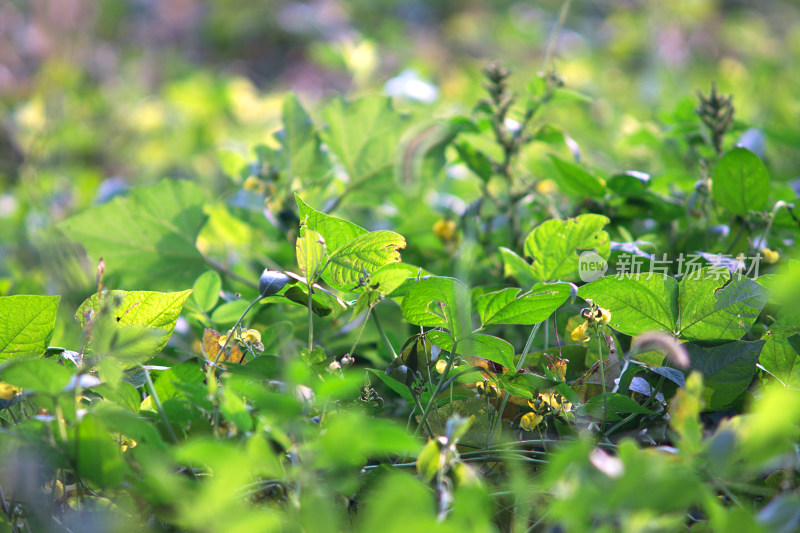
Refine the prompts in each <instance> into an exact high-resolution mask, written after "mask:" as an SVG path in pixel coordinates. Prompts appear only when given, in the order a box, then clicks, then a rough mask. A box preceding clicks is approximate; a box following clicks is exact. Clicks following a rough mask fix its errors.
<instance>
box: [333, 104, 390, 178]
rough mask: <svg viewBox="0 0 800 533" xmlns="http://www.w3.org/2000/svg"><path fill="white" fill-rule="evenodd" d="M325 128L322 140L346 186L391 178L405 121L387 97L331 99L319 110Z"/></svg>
mask: <svg viewBox="0 0 800 533" xmlns="http://www.w3.org/2000/svg"><path fill="white" fill-rule="evenodd" d="M322 115H323V117H324V118H325V120H326V121H327V123H328V128H327V129H325V130H323V131H322V137H323V141H324V142H325V144H326V145H327V146H328V148H329V149H330V151H331V152H332V153H333V154H334V155H336V157H337V159H338V160H339V162H340V163H341V164H342V166H343V167H344V170H345V172H347V175H348V176H349V178H350V183H351V185H352V184H360V183H363V182H366V181H372V182H374V181H379V180H381V179H382V178H387V177H391V175H392V174H393V166H394V159H395V153H396V150H397V146H398V145H399V144H400V139H401V138H402V136H403V132H404V130H405V127H406V120H405V119H404V118H403V117H402V116H401V115H399V114H398V113H397V112H395V111H394V109H392V103H391V99H389V98H382V97H381V98H377V97H373V98H361V99H359V100H356V101H355V102H347V103H346V102H344V101H343V100H334V101H333V102H331V103H330V104H328V106H327V107H326V108H325V109H324V110H323V112H322Z"/></svg>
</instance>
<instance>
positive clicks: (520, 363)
mask: <svg viewBox="0 0 800 533" xmlns="http://www.w3.org/2000/svg"><path fill="white" fill-rule="evenodd" d="M541 325H542V323H541V322H539V323H537V324H535V325H534V326H533V328H531V332H530V334H529V335H528V340H527V341H526V342H525V348H523V350H522V355H521V356H520V358H519V361H517V364H516V365H515V366H514V372H519V371H520V369H521V368H522V367H523V365H525V359H526V358H527V357H528V352H529V351H530V349H531V345H532V344H533V339H534V337H536V333H538V331H539V328H540V327H541ZM507 402H508V392H506V393H505V394H504V395H503V399H502V401H501V402H500V409H499V410H498V415H497V418H496V419H495V420H494V422H493V423H492V427H491V429H490V430H489V434H488V435H487V440H486V447H487V448H488V447H489V446H490V445H491V444H492V443H493V442H494V437H495V435H496V434H497V430H498V429H499V428H500V421H501V420H503V411H504V410H505V408H506V403H507Z"/></svg>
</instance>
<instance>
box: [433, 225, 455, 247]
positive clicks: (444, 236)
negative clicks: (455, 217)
mask: <svg viewBox="0 0 800 533" xmlns="http://www.w3.org/2000/svg"><path fill="white" fill-rule="evenodd" d="M433 234H434V235H436V236H437V237H439V240H440V241H442V242H451V241H452V240H453V239H455V236H456V223H455V222H454V221H452V220H437V221H436V223H435V224H434V225H433Z"/></svg>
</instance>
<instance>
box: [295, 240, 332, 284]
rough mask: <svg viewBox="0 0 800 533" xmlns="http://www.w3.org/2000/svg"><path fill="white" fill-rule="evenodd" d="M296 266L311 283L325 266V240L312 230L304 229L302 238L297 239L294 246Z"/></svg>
mask: <svg viewBox="0 0 800 533" xmlns="http://www.w3.org/2000/svg"><path fill="white" fill-rule="evenodd" d="M295 252H296V255H297V265H298V266H299V267H300V271H301V272H302V273H303V275H305V277H306V279H309V280H311V283H313V282H314V281H316V279H317V277H318V276H319V273H320V270H321V269H322V267H323V266H324V265H325V259H326V258H327V256H328V252H327V247H326V246H325V239H323V238H322V235H320V234H319V233H317V232H316V231H314V230H311V229H306V230H305V231H304V232H303V236H302V237H298V238H297V241H296V244H295Z"/></svg>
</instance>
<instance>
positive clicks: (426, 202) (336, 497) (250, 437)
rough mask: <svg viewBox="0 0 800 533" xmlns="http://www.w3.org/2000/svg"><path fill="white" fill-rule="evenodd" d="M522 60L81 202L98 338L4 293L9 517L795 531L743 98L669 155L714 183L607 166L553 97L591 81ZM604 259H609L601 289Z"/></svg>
mask: <svg viewBox="0 0 800 533" xmlns="http://www.w3.org/2000/svg"><path fill="white" fill-rule="evenodd" d="M509 75H510V73H509V72H508V71H506V70H504V69H503V68H502V67H500V66H498V65H493V66H491V67H488V68H487V69H486V88H487V90H488V94H489V97H488V98H487V99H486V100H482V101H480V102H479V103H478V105H476V107H475V108H474V110H473V112H472V113H471V114H469V115H463V116H462V115H459V116H454V117H448V118H444V119H434V120H432V119H430V118H429V117H427V116H425V115H424V114H422V113H419V112H415V110H414V109H411V110H409V112H408V113H400V112H398V111H397V110H396V109H395V108H394V107H393V106H392V102H391V101H390V100H389V99H386V98H376V97H373V98H362V99H358V100H355V101H351V102H345V101H342V100H336V101H333V102H331V103H329V104H327V105H326V106H324V107H323V108H322V109H321V110H320V111H319V113H318V114H317V115H316V116H315V117H312V116H310V115H309V113H308V111H307V110H306V109H305V108H304V107H303V106H302V105H301V103H300V102H299V100H298V99H297V98H296V97H295V96H293V95H291V94H290V95H288V96H286V98H285V100H284V102H283V108H282V121H283V128H282V130H280V131H279V132H278V134H276V135H275V136H274V138H273V139H270V141H269V142H268V143H265V144H261V145H257V146H255V147H254V148H253V150H252V151H251V153H250V154H249V155H247V156H245V155H242V156H241V157H239V158H233V159H232V160H231V161H230V162H229V169H230V173H231V178H232V183H233V184H234V187H233V190H232V191H226V192H225V194H224V195H222V196H221V197H219V198H213V197H212V195H211V191H207V190H205V189H204V188H203V187H201V186H199V185H197V184H195V183H193V182H190V181H186V180H164V181H161V182H159V183H156V184H154V185H150V186H143V187H139V188H135V189H133V190H131V191H130V192H129V193H128V194H125V195H121V196H117V197H115V198H113V199H111V200H110V201H108V202H105V203H99V204H98V205H95V206H92V207H90V208H88V209H86V210H85V211H83V212H81V213H78V214H75V215H73V216H71V217H69V218H67V219H66V220H64V221H63V222H62V223H61V224H60V225H59V230H60V231H61V232H62V234H63V236H64V237H65V238H68V239H70V240H72V241H75V242H76V243H79V244H80V245H82V246H83V247H84V248H85V250H86V253H87V254H88V257H89V258H90V259H91V261H92V263H94V264H96V265H97V272H96V277H95V287H96V292H95V293H94V294H93V295H91V296H89V297H88V298H87V299H86V300H85V301H84V302H83V303H82V304H80V305H79V306H78V307H77V309H75V312H74V319H75V323H76V324H77V326H76V328H77V329H79V331H80V336H79V338H80V341H79V342H78V343H77V344H76V345H75V346H70V347H69V348H59V347H54V346H51V345H50V342H51V339H52V337H53V335H54V332H55V331H56V327H57V326H56V317H57V311H58V308H59V305H60V299H59V297H58V296H33V295H16V296H6V297H0V360H2V366H0V381H2V388H0V392H2V402H3V403H2V405H0V408H2V414H0V418H2V424H3V426H4V429H3V432H2V433H0V451H1V452H2V453H0V456H1V457H2V460H1V462H0V487H1V488H2V493H1V494H0V503H2V511H3V514H2V516H0V520H2V521H3V522H2V523H3V524H4V525H6V526H7V527H9V528H11V529H12V530H14V531H24V530H47V529H59V528H61V529H66V530H73V531H74V530H76V529H80V528H82V527H84V526H85V524H86V523H87V522H90V521H91V522H92V523H95V524H97V525H98V526H97V527H98V528H99V529H101V530H120V531H122V530H126V528H127V529H130V530H132V531H140V530H143V529H151V530H154V531H158V530H164V529H168V528H177V529H180V530H187V531H252V530H259V531H262V530H263V531H267V530H281V531H295V530H297V531H341V530H356V531H370V530H375V529H377V528H381V529H382V530H394V529H396V530H402V531H409V530H411V531H415V530H419V531H451V530H453V531H455V530H458V531H487V530H493V529H497V530H502V531H505V530H514V531H524V530H546V529H547V528H550V527H555V526H561V527H563V528H565V529H567V530H584V529H589V528H600V529H604V530H625V531H640V530H643V529H646V528H650V529H674V528H679V527H681V526H692V527H693V528H697V529H699V530H703V529H708V530H721V531H724V530H729V529H731V528H733V527H734V525H735V527H736V528H742V527H745V526H746V527H747V529H748V530H752V531H758V530H764V531H768V530H776V529H784V528H785V529H787V530H789V529H791V528H794V527H797V517H796V514H795V513H793V512H791V510H792V509H794V508H796V506H797V505H798V503H799V502H798V498H797V495H796V493H795V492H794V489H796V487H797V485H798V481H800V479H799V477H798V459H797V455H796V446H797V443H798V428H797V426H796V423H797V420H798V419H799V418H800V394H798V392H797V388H798V386H800V374H798V372H797V368H799V367H800V366H798V362H800V359H798V358H800V314H798V312H797V307H796V306H793V305H792V303H793V302H794V301H795V299H796V298H797V297H799V296H800V294H798V292H797V291H798V287H800V282H799V281H800V262H799V261H797V260H796V259H792V258H791V254H790V251H791V247H792V246H793V243H794V242H795V240H796V238H797V235H798V232H800V222H799V221H798V217H797V214H796V213H795V210H794V205H793V202H794V201H795V196H796V195H795V193H794V192H793V191H792V190H791V188H790V187H789V186H788V185H786V184H785V183H784V182H783V181H782V180H780V179H776V181H777V183H773V184H771V183H770V180H771V177H770V175H769V171H768V170H767V167H766V165H765V164H764V162H763V161H762V159H761V158H760V157H759V156H758V155H757V154H756V153H754V152H753V151H752V150H750V149H748V148H747V147H745V146H732V145H733V144H734V142H733V138H732V137H733V135H735V134H738V133H740V132H741V131H743V130H744V126H745V125H742V124H736V123H735V122H734V121H733V119H732V116H733V108H732V107H730V102H731V101H730V99H725V98H723V97H720V96H719V95H717V94H716V92H712V95H711V96H710V97H708V98H706V97H703V98H702V101H701V104H700V106H699V108H698V111H697V114H696V115H690V116H685V117H683V118H682V120H683V122H682V123H681V124H680V125H681V127H680V128H678V129H677V130H678V131H677V132H675V131H673V132H672V133H671V135H672V136H673V140H674V143H673V146H672V147H671V148H670V149H666V148H665V154H666V155H665V156H664V157H665V158H668V157H675V154H674V153H669V154H667V152H669V150H675V151H677V152H679V153H678V156H679V158H680V159H681V160H682V161H683V164H684V172H685V174H686V175H697V176H700V179H698V180H696V183H695V184H694V185H691V186H690V187H688V188H687V187H681V186H680V184H682V183H685V182H686V180H682V181H679V182H678V186H674V184H673V183H672V182H671V181H670V177H669V176H666V177H664V176H653V177H651V176H649V175H647V174H645V173H643V172H640V171H637V170H633V169H629V170H620V171H615V172H612V173H605V172H602V171H601V170H599V169H595V168H591V167H589V166H588V165H586V164H585V163H583V162H582V155H581V151H580V148H579V146H578V144H577V143H576V142H575V141H574V140H573V139H572V138H571V137H570V136H569V135H567V133H565V132H564V131H563V130H562V129H561V128H559V127H557V126H555V125H553V124H550V123H549V122H547V121H545V119H544V118H543V115H542V111H543V110H544V109H545V108H551V107H552V106H556V107H557V106H559V105H564V104H565V103H569V105H574V103H575V102H583V101H585V100H586V97H585V96H583V95H581V94H579V93H577V92H575V91H572V90H569V89H567V88H565V87H564V86H563V82H562V80H561V79H560V77H559V76H557V75H556V74H555V73H547V74H541V75H538V76H536V77H534V79H533V80H531V82H530V83H529V85H528V87H527V89H526V91H525V92H524V93H523V94H521V95H515V94H513V93H512V92H511V91H510V89H509V87H508V85H507V79H508V77H509ZM542 152H546V153H547V154H548V155H547V156H543V155H542ZM429 197H432V198H433V200H430V199H429ZM334 212H336V213H338V214H345V215H346V216H345V218H340V217H337V216H334V215H333V214H332V213H334ZM348 219H352V220H359V221H360V222H362V225H363V226H364V227H362V225H357V224H355V223H353V222H351V221H349V220H348ZM367 227H369V228H373V229H372V231H370V230H368V229H366V228H367ZM387 227H391V228H393V229H394V230H396V231H390V230H388V229H385V228H387ZM232 235H237V236H238V238H237V239H235V242H236V244H237V246H235V247H233V250H231V247H230V246H228V245H227V243H226V240H227V239H229V238H231V236H232ZM242 236H244V237H242ZM648 250H649V251H648ZM586 251H591V252H592V255H593V257H596V258H598V259H600V260H602V261H605V262H607V263H608V264H609V265H610V267H609V268H610V269H611V270H609V271H608V272H607V275H606V276H605V277H600V278H597V279H593V280H592V281H590V282H588V283H581V281H582V280H583V279H585V278H583V277H582V274H583V273H584V272H583V270H582V262H581V261H582V260H581V254H582V253H583V252H586ZM686 253H692V254H695V255H696V256H697V258H699V261H700V263H701V264H700V265H699V266H700V268H698V269H697V271H696V272H694V273H692V274H690V273H687V272H685V271H683V270H682V269H681V267H680V266H679V265H678V263H677V261H675V262H674V263H668V262H667V261H665V260H663V259H659V258H660V257H662V258H664V257H672V258H674V259H677V257H678V255H679V254H686ZM634 258H635V259H636V260H637V261H639V262H640V263H639V264H640V267H641V266H642V265H644V267H645V268H643V269H642V271H641V272H639V273H635V272H633V273H626V272H629V271H627V270H626V268H628V267H630V265H631V261H632V259H634ZM759 258H763V259H764V260H762V261H760V262H759ZM766 260H769V261H766ZM767 262H772V263H775V262H777V263H778V265H777V266H765V264H766V263H767ZM265 265H266V266H267V270H266V271H264V272H263V273H262V274H261V279H260V280H259V277H258V275H259V272H261V271H262V269H263V267H264V266H265ZM757 266H761V267H762V269H761V271H760V272H758V274H756V272H757V271H756V267H757ZM614 269H615V270H616V272H617V275H612V274H613V270H614ZM743 273H745V274H749V276H748V275H744V274H743ZM259 281H260V283H259ZM579 284H580V286H579ZM106 286H111V287H125V288H127V289H135V290H121V289H116V290H109V289H107V288H106ZM190 287H191V289H190ZM768 289H769V290H768ZM157 291H158V292H157ZM72 311H73V310H72V309H70V310H69V312H70V313H72ZM348 317H349V320H348Z"/></svg>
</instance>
